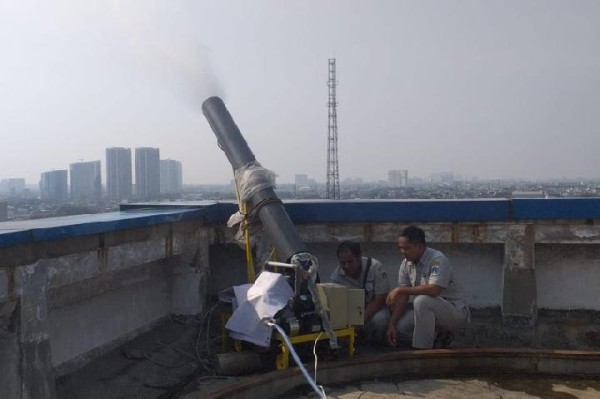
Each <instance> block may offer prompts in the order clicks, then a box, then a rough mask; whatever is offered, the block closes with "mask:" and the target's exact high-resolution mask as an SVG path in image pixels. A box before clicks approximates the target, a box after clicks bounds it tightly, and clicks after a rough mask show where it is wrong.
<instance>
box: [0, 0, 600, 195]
mask: <svg viewBox="0 0 600 399" xmlns="http://www.w3.org/2000/svg"><path fill="white" fill-rule="evenodd" d="M599 49H600V1H597V0H592V1H579V0H572V1H566V0H565V1H524V0H518V1H506V0H502V1H491V0H486V1H483V0H482V1H466V0H461V1H452V0H450V1H448V0H439V1H423V0H419V1H416V0H415V1H398V0H391V1H375V0H374V1H354V0H352V1H351V0H339V1H338V0H332V1H326V0H311V1H308V0H302V1H300V0H297V1H283V0H280V1H266V0H252V1H249V0H240V1H231V0H228V1H223V0H214V1H202V0H187V1H182V0H163V1H155V0H123V1H120V0H112V1H111V0H85V1H83V0H50V1H49V0H0V57H1V62H0V134H1V144H0V148H1V150H0V151H1V158H0V179H1V178H8V177H24V178H26V179H27V183H28V184H33V183H37V182H38V181H39V175H40V173H41V172H43V171H47V170H52V169H68V166H69V164H70V163H73V162H77V161H79V160H84V161H93V160H101V161H102V164H103V180H104V178H105V176H104V175H105V164H104V161H105V159H104V157H105V156H104V153H105V148H106V147H115V146H119V147H131V148H135V147H142V146H150V147H159V148H160V155H161V158H162V159H167V158H170V159H176V160H179V161H181V162H182V163H183V174H184V182H185V183H225V182H228V181H229V180H230V179H231V178H232V171H231V166H230V164H229V162H228V161H227V159H226V157H225V154H223V152H222V151H221V150H219V149H218V147H217V144H216V139H215V136H214V134H213V133H212V131H211V130H210V127H209V126H208V123H207V122H206V119H205V118H204V116H203V115H202V112H201V108H200V107H201V103H202V101H204V100H205V99H206V98H208V97H209V96H212V95H219V96H222V97H223V98H224V101H225V103H226V105H227V106H228V108H229V110H230V112H231V113H232V115H233V118H234V119H235V121H236V122H237V124H238V126H239V127H240V129H241V131H242V133H243V134H244V137H245V138H246V141H247V142H248V144H249V145H250V148H251V149H252V150H253V152H254V154H255V155H256V157H257V160H258V161H259V162H261V163H262V165H263V166H264V167H266V168H269V169H271V170H273V171H275V172H276V173H277V174H278V175H279V178H278V181H281V182H291V181H293V177H294V174H296V173H306V174H308V175H309V176H310V177H312V178H315V179H317V180H318V181H324V180H325V177H326V171H327V164H326V159H327V67H328V58H331V57H335V58H336V59H337V75H338V81H339V85H338V102H339V107H338V126H339V131H338V135H339V142H338V149H339V155H338V156H339V170H340V179H341V180H343V179H345V178H350V177H363V178H364V179H367V180H379V179H386V178H387V171H388V170H389V169H408V171H409V176H425V175H429V174H431V173H435V172H441V171H453V172H454V173H457V174H463V175H469V176H473V175H475V176H479V177H482V178H507V177H531V178H549V177H577V176H581V177H600V155H599V154H600V51H599Z"/></svg>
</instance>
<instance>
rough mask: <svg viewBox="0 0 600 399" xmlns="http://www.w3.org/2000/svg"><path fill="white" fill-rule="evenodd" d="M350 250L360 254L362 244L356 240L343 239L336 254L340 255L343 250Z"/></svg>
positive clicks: (356, 254) (353, 253)
mask: <svg viewBox="0 0 600 399" xmlns="http://www.w3.org/2000/svg"><path fill="white" fill-rule="evenodd" d="M345 251H350V252H352V255H354V256H360V254H361V252H360V244H359V243H358V242H355V241H342V242H340V245H338V247H337V252H336V255H337V256H338V257H339V256H340V253H341V252H345Z"/></svg>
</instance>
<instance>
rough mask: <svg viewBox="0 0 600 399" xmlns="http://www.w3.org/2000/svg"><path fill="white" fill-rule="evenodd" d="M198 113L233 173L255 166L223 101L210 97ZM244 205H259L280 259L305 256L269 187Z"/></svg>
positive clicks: (302, 247) (294, 232)
mask: <svg viewBox="0 0 600 399" xmlns="http://www.w3.org/2000/svg"><path fill="white" fill-rule="evenodd" d="M202 112H203V113H204V116H205V117H206V119H207V120H208V123H209V124H210V127H211V128H212V130H213V132H214V133H215V135H216V136H217V140H218V142H219V147H221V149H222V150H223V151H224V152H225V155H227V159H229V162H230V163H231V165H232V166H233V169H234V171H237V170H238V169H240V168H243V167H246V166H247V165H248V164H250V163H252V162H256V158H255V157H254V154H253V153H252V151H251V150H250V147H248V144H247V143H246V140H244V137H243V136H242V133H241V132H240V129H239V128H238V127H237V125H236V124H235V122H234V121H233V118H232V117H231V114H230V113H229V111H228V110H227V108H226V107H225V104H224V103H223V100H221V99H220V98H219V97H210V98H209V99H207V100H206V101H204V103H203V104H202ZM248 202H249V205H250V209H253V208H255V207H256V206H257V205H259V204H260V206H259V207H258V213H257V214H258V217H259V219H260V221H261V222H262V224H263V228H264V230H265V232H266V234H267V237H269V240H270V241H271V243H272V244H273V246H274V247H275V249H276V250H277V252H278V254H279V255H280V256H281V257H282V258H283V259H286V260H289V259H290V258H291V257H292V255H295V254H297V253H300V252H306V245H305V244H304V242H303V241H302V240H301V239H300V235H299V234H298V232H297V231H296V228H295V227H294V224H293V223H292V221H291V220H290V217H289V216H288V214H287V212H286V211H285V208H284V207H283V204H282V203H281V201H279V198H278V197H277V194H275V191H274V190H273V188H272V187H267V188H264V189H262V190H260V191H258V192H256V193H255V194H253V195H252V196H251V198H250V200H249V201H248Z"/></svg>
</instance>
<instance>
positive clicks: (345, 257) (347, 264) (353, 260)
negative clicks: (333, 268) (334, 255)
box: [338, 251, 361, 278]
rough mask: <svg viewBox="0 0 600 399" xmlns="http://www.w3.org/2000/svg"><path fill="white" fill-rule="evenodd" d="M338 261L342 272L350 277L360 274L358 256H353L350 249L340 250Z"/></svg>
mask: <svg viewBox="0 0 600 399" xmlns="http://www.w3.org/2000/svg"><path fill="white" fill-rule="evenodd" d="M338 261H339V262H340V267H341V268H342V270H344V273H346V274H347V275H349V276H350V277H352V278H357V277H359V276H360V269H361V267H360V256H355V255H354V254H353V253H352V252H350V251H342V252H340V254H339V255H338Z"/></svg>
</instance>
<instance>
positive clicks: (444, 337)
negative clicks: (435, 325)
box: [433, 331, 454, 349]
mask: <svg viewBox="0 0 600 399" xmlns="http://www.w3.org/2000/svg"><path fill="white" fill-rule="evenodd" d="M452 341H454V334H452V333H451V332H450V331H442V332H440V333H439V334H438V335H437V337H436V338H435V341H434V342H433V348H434V349H446V348H449V347H450V345H451V344H452Z"/></svg>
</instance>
